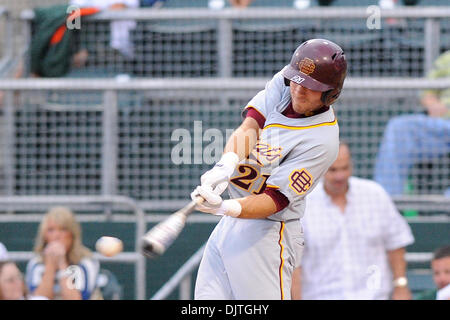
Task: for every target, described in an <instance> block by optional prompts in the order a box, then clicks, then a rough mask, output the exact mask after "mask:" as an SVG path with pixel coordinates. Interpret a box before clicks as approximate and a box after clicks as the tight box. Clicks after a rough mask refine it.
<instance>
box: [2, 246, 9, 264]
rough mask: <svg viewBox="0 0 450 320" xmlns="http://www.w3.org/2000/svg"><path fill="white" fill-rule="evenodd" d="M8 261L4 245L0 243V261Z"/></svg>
mask: <svg viewBox="0 0 450 320" xmlns="http://www.w3.org/2000/svg"><path fill="white" fill-rule="evenodd" d="M3 260H5V261H6V260H9V255H8V250H7V249H6V247H5V245H4V244H3V243H1V242H0V261H3Z"/></svg>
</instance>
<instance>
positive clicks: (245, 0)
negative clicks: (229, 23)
mask: <svg viewBox="0 0 450 320" xmlns="http://www.w3.org/2000/svg"><path fill="white" fill-rule="evenodd" d="M252 1H253V0H230V4H231V6H232V7H235V8H247V7H248V6H249V5H250V4H251V3H252Z"/></svg>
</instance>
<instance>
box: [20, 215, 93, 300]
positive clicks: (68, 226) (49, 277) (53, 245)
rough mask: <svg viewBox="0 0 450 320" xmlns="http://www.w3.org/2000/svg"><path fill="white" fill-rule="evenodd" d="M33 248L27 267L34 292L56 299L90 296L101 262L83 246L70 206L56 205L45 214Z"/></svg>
mask: <svg viewBox="0 0 450 320" xmlns="http://www.w3.org/2000/svg"><path fill="white" fill-rule="evenodd" d="M34 251H35V253H36V256H35V257H34V258H32V259H31V260H30V261H29V262H28V264H27V269H26V282H27V285H28V288H29V290H30V292H31V293H33V294H34V295H39V296H45V297H47V298H49V299H56V300H59V299H62V300H81V299H83V300H87V299H90V298H91V294H92V293H93V291H94V289H95V287H96V280H97V274H98V272H99V262H98V261H97V260H96V259H93V258H92V253H91V251H90V250H89V249H88V248H86V247H85V246H83V244H82V237H81V226H80V224H79V223H78V222H77V221H76V219H75V216H74V214H73V213H72V211H71V210H69V209H68V208H65V207H55V208H52V209H50V210H49V211H48V212H47V213H46V214H45V216H44V218H43V220H42V222H41V224H40V226H39V231H38V235H37V237H36V243H35V248H34Z"/></svg>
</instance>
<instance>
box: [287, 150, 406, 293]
mask: <svg viewBox="0 0 450 320" xmlns="http://www.w3.org/2000/svg"><path fill="white" fill-rule="evenodd" d="M351 175H352V161H351V155H350V150H349V147H348V145H347V144H345V143H341V144H340V147H339V154H338V158H337V160H336V161H335V162H334V163H333V165H332V166H331V167H330V168H329V170H328V171H327V173H326V174H325V175H324V179H323V181H321V182H320V184H319V185H318V186H317V188H316V189H315V190H314V191H313V192H311V193H310V194H309V195H308V197H307V200H306V201H307V204H306V210H305V215H304V217H303V219H302V225H303V228H304V238H305V248H304V252H303V257H302V262H301V267H300V268H297V269H296V272H295V275H294V280H293V288H292V290H293V291H292V295H293V298H296V299H299V298H301V299H306V300H314V299H318V300H328V299H338V300H344V299H351V300H356V299H370V300H372V299H389V298H392V299H411V292H410V290H409V289H408V281H407V278H406V261H405V258H404V255H405V247H406V246H408V245H410V244H412V243H413V242H414V237H413V235H412V233H411V229H410V227H409V225H408V223H407V222H406V220H405V219H404V218H403V217H402V216H401V215H400V213H399V212H398V211H397V210H396V208H395V206H394V203H393V202H392V200H391V199H390V197H389V196H388V194H387V193H386V192H385V190H384V189H383V188H382V187H381V186H380V185H379V184H377V183H376V182H374V181H371V180H367V179H361V178H357V177H352V176H351Z"/></svg>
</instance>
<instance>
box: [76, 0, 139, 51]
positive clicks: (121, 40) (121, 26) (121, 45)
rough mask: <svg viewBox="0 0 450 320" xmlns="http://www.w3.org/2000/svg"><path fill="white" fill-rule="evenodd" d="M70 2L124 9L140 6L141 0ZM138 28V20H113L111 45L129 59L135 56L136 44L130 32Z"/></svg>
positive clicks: (85, 5)
mask: <svg viewBox="0 0 450 320" xmlns="http://www.w3.org/2000/svg"><path fill="white" fill-rule="evenodd" d="M70 4H71V5H74V6H77V7H80V8H83V7H95V8H97V9H100V10H123V9H127V8H131V9H135V8H139V6H140V1H139V0H70ZM135 28H136V21H133V20H119V21H112V22H111V39H110V46H111V47H112V48H114V49H116V50H118V51H119V52H120V53H121V54H123V55H124V56H125V57H127V58H129V59H133V58H134V45H133V42H132V41H131V39H130V34H129V33H130V32H131V31H132V30H133V29H135Z"/></svg>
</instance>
